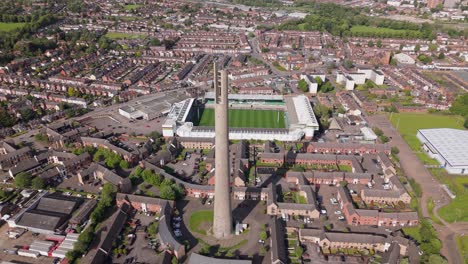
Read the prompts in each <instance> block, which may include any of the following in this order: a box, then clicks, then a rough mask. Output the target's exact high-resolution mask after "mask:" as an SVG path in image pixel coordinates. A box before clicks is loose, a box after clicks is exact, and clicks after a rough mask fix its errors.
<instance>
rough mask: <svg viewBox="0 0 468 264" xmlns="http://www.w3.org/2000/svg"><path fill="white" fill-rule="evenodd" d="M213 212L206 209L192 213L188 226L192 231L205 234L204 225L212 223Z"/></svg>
mask: <svg viewBox="0 0 468 264" xmlns="http://www.w3.org/2000/svg"><path fill="white" fill-rule="evenodd" d="M213 218H214V213H213V211H212V210H208V211H197V212H194V213H192V215H191V216H190V220H189V228H190V230H192V231H193V232H196V233H199V234H202V235H206V234H207V233H206V230H207V229H208V228H206V226H204V225H207V224H209V225H210V226H211V225H212V224H213Z"/></svg>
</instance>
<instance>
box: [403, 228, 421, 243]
mask: <svg viewBox="0 0 468 264" xmlns="http://www.w3.org/2000/svg"><path fill="white" fill-rule="evenodd" d="M402 230H403V233H404V234H405V235H407V236H410V237H412V238H414V239H415V240H416V241H418V242H421V235H420V234H419V226H415V227H405V228H403V229H402Z"/></svg>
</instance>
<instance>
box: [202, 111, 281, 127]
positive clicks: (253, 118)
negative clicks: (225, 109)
mask: <svg viewBox="0 0 468 264" xmlns="http://www.w3.org/2000/svg"><path fill="white" fill-rule="evenodd" d="M214 115H215V112H214V109H212V108H206V109H205V110H203V113H202V116H201V118H200V121H199V123H198V126H208V127H213V126H214V125H215V122H214ZM229 126H230V127H237V128H240V127H245V128H285V127H286V122H285V120H284V112H283V111H277V110H250V109H229Z"/></svg>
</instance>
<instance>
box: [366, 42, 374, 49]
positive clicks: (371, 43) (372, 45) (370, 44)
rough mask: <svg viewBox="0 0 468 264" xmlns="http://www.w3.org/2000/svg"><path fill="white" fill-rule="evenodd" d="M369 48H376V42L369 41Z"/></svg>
mask: <svg viewBox="0 0 468 264" xmlns="http://www.w3.org/2000/svg"><path fill="white" fill-rule="evenodd" d="M367 46H369V47H370V48H372V47H374V41H372V40H369V42H368V43H367Z"/></svg>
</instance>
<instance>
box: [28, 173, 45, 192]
mask: <svg viewBox="0 0 468 264" xmlns="http://www.w3.org/2000/svg"><path fill="white" fill-rule="evenodd" d="M31 186H32V188H33V189H36V190H41V189H44V188H45V187H46V183H45V180H44V179H42V178H41V177H39V176H37V177H35V178H34V179H33V180H32V181H31Z"/></svg>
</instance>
